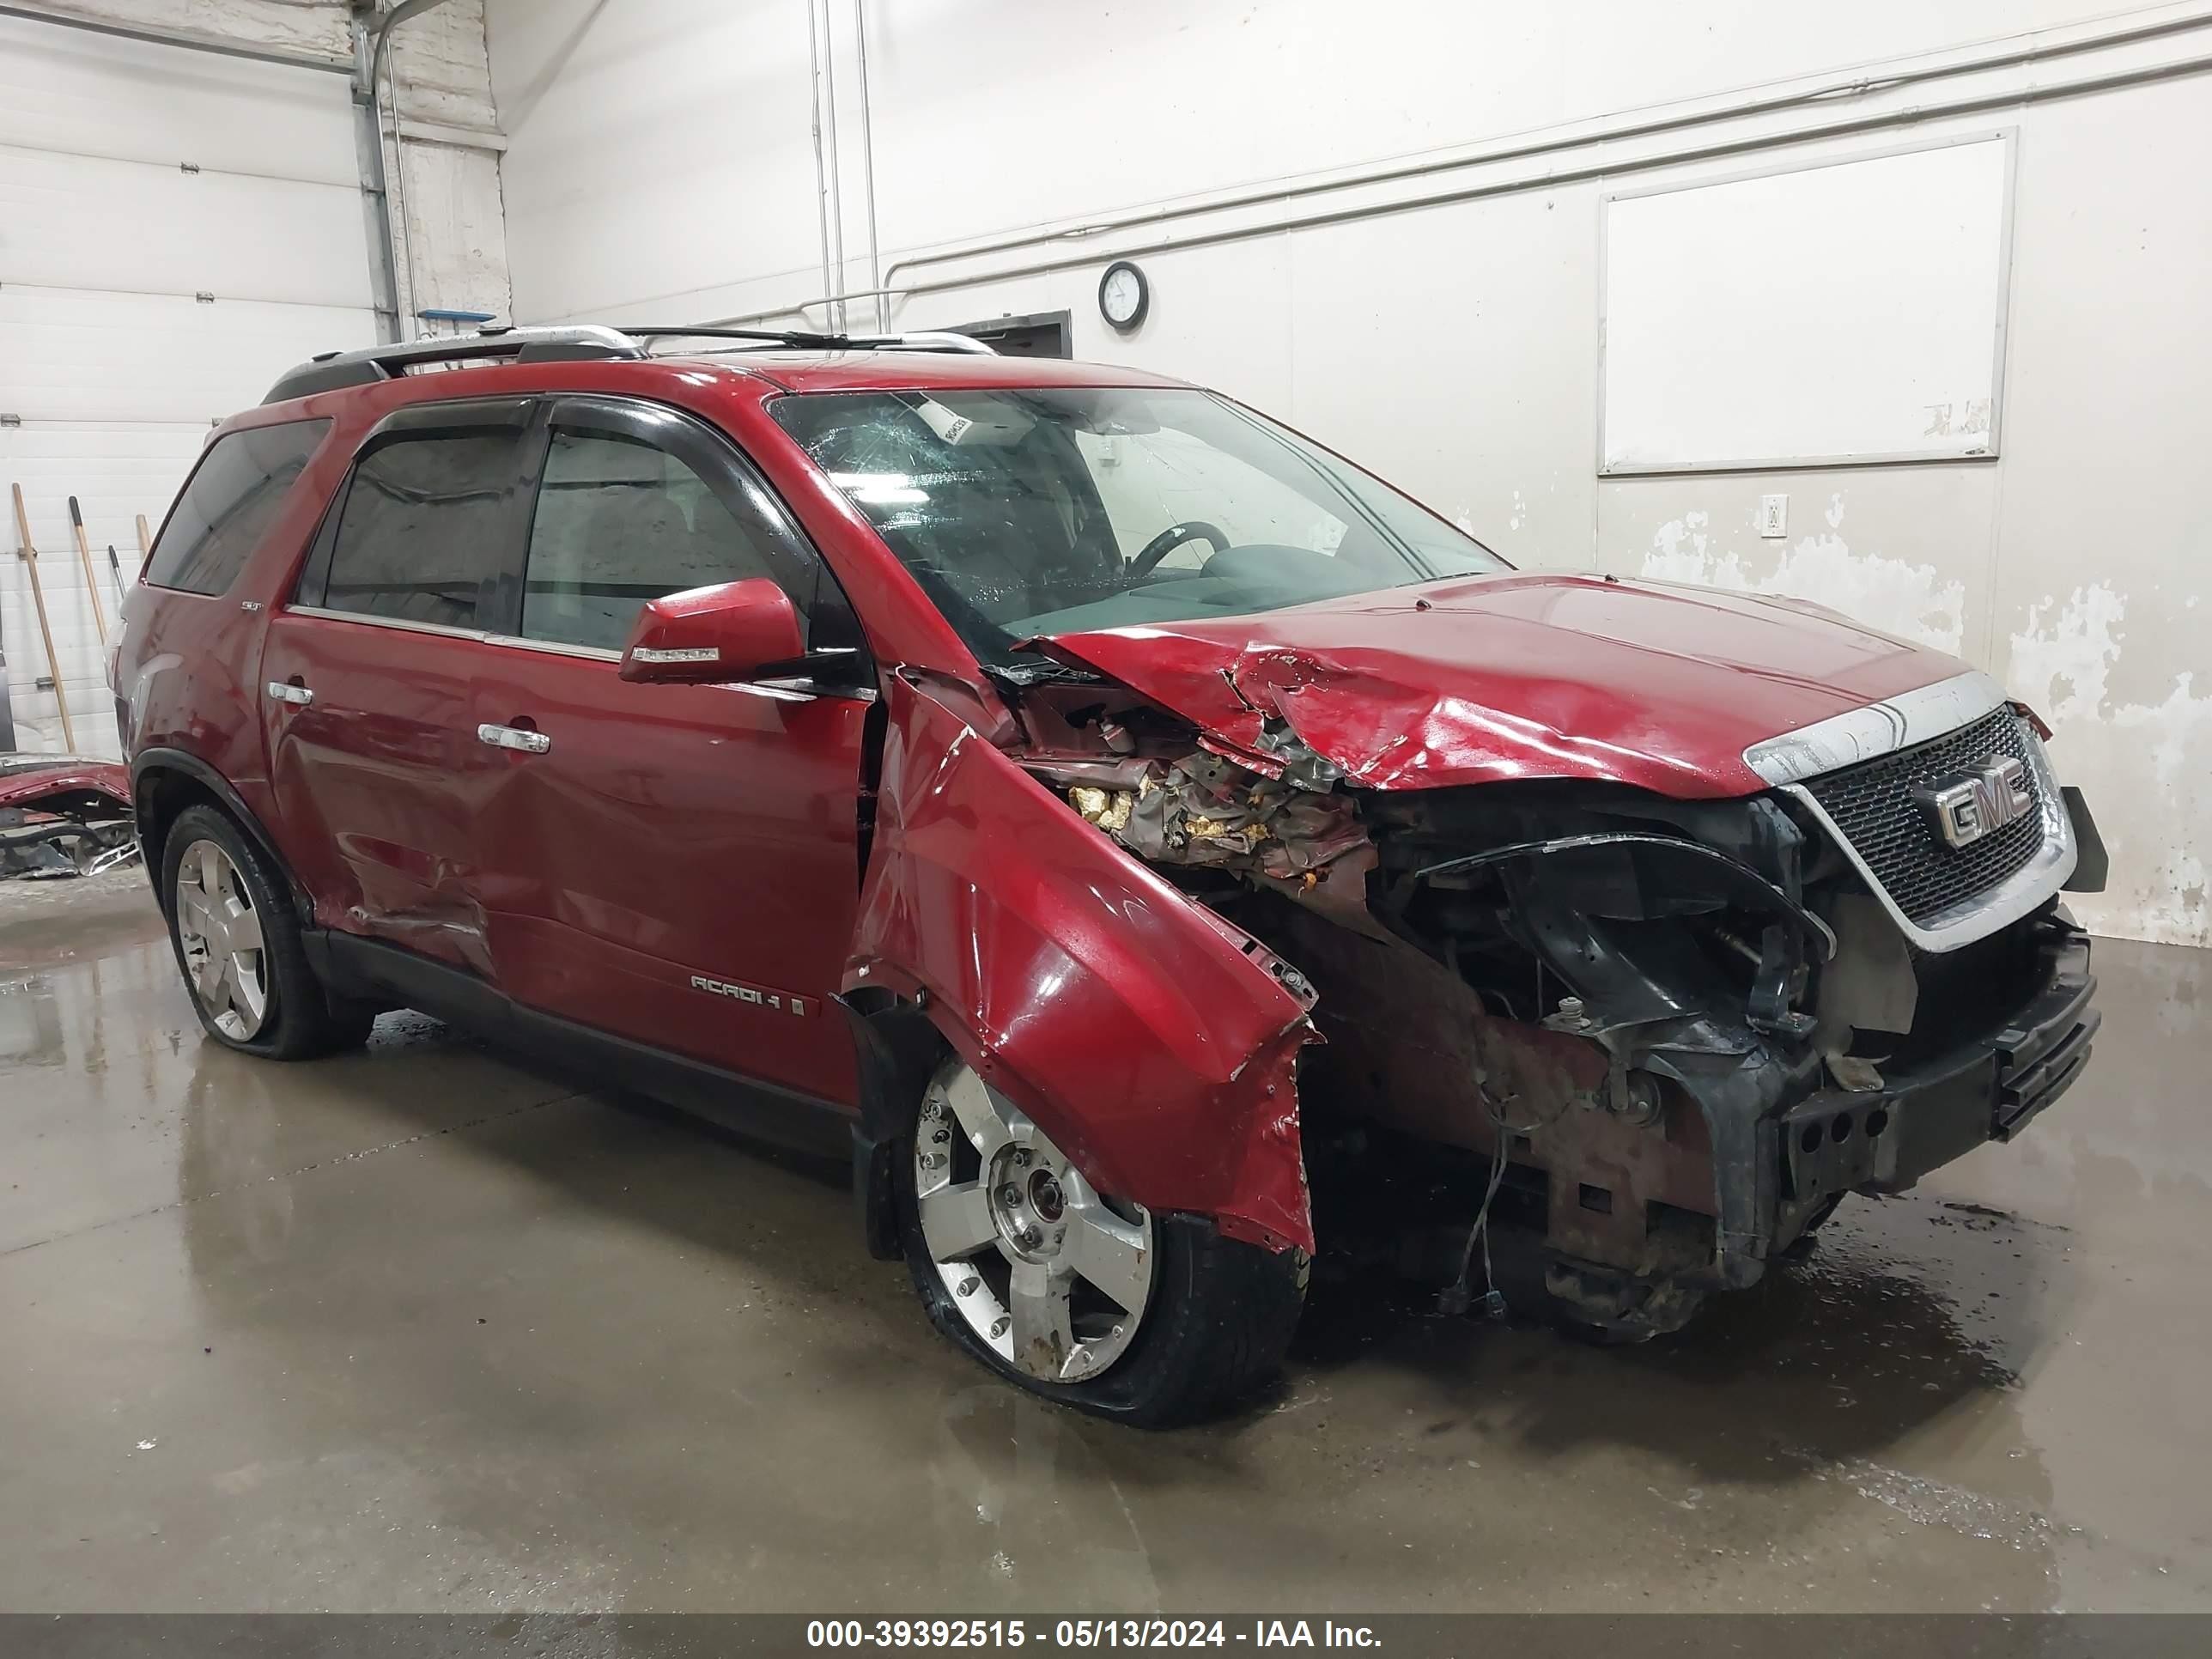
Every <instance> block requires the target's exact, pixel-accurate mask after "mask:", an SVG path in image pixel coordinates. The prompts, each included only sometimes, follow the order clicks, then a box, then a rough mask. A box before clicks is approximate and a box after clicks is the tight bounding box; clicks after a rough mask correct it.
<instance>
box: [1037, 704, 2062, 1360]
mask: <svg viewBox="0 0 2212 1659" xmlns="http://www.w3.org/2000/svg"><path fill="white" fill-rule="evenodd" d="M1020 718H1021V720H1022V721H1023V723H1024V726H1026V727H1027V728H1028V730H1029V733H1030V738H1031V743H1030V745H1028V747H1027V752H1024V753H1018V754H1017V755H1016V757H1015V758H1016V759H1017V760H1018V762H1019V763H1021V764H1022V765H1023V766H1024V768H1026V769H1028V770H1029V771H1030V773H1031V775H1034V776H1036V777H1037V778H1038V779H1040V780H1041V781H1043V782H1045V783H1046V784H1047V785H1048V787H1051V788H1053V789H1054V791H1055V792H1057V793H1059V794H1060V795H1061V797H1062V798H1063V799H1066V802H1067V804H1068V805H1069V807H1070V809H1071V810H1072V811H1074V812H1076V813H1077V814H1079V816H1080V817H1083V818H1084V819H1085V820H1086V821H1087V822H1089V823H1091V824H1092V825H1093V826H1095V827H1096V828H1097V829H1098V830H1099V831H1100V832H1101V833H1102V834H1103V835H1106V836H1110V837H1111V838H1112V839H1113V840H1114V841H1115V842H1117V843H1119V844H1120V845H1121V847H1122V848H1125V849H1127V851H1128V852H1130V853H1131V854H1134V855H1135V856H1136V857H1137V858H1139V859H1140V860H1143V861H1144V862H1145V863H1146V864H1147V865H1148V866H1152V867H1153V868H1154V869H1156V870H1157V871H1158V872H1160V873H1161V874H1163V875H1164V876H1165V877H1166V878H1168V879H1169V880H1170V881H1171V882H1172V883H1173V884H1175V885H1176V887H1177V888H1179V889H1180V890H1182V891H1183V892H1184V893H1185V894H1186V895H1187V896H1189V897H1191V898H1193V899H1194V900H1195V901H1197V902H1200V903H1201V904H1203V905H1205V906H1206V907H1207V908H1210V909H1211V910H1212V911H1213V912H1214V913H1216V914H1217V915H1219V916H1221V917H1223V918H1225V920H1227V921H1230V922H1231V923H1233V924H1234V925H1235V926H1237V927H1240V928H1242V929H1243V930H1245V931H1246V932H1247V933H1249V934H1250V935H1252V936H1253V937H1254V938H1255V939H1258V940H1259V941H1261V943H1263V944H1264V945H1266V947H1267V949H1268V950H1270V951H1273V952H1275V953H1277V954H1278V955H1279V957H1281V958H1282V959H1283V960H1284V961H1285V963H1288V964H1290V965H1291V967H1293V968H1295V969H1296V970H1297V973H1298V974H1300V975H1303V976H1304V979H1305V980H1306V981H1310V986H1311V987H1312V989H1313V991H1314V992H1315V993H1316V998H1317V1000H1316V1003H1315V1006H1314V1007H1313V1011H1312V1015H1311V1018H1312V1022H1313V1024H1314V1026H1315V1028H1316V1030H1317V1031H1318V1033H1319V1035H1320V1037H1321V1038H1322V1041H1321V1042H1319V1043H1317V1044H1316V1045H1314V1046H1313V1047H1311V1048H1309V1049H1308V1050H1307V1051H1306V1052H1305V1054H1304V1057H1303V1058H1302V1060H1300V1063H1299V1066H1298V1072H1297V1093H1298V1109H1299V1111H1300V1113H1301V1115H1302V1120H1303V1126H1304V1127H1303V1133H1304V1146H1305V1158H1306V1168H1307V1176H1308V1181H1309V1183H1310V1189H1311V1192H1312V1194H1313V1202H1314V1211H1315V1234H1316V1240H1317V1243H1318V1245H1319V1249H1320V1251H1321V1253H1322V1255H1323V1256H1324V1257H1326V1256H1328V1255H1330V1254H1332V1253H1342V1254H1346V1255H1351V1256H1353V1257H1358V1258H1364V1259H1367V1260H1370V1261H1388V1262H1389V1263H1390V1264H1392V1265H1393V1266H1395V1267H1397V1268H1398V1269H1399V1270H1400V1271H1401V1272H1403V1273H1407V1274H1409V1275H1411V1276H1413V1277H1415V1278H1417V1279H1422V1280H1424V1281H1425V1282H1426V1283H1427V1284H1429V1285H1431V1287H1432V1288H1433V1289H1434V1290H1435V1291H1436V1292H1437V1297H1438V1299H1439V1303H1440V1305H1441V1306H1442V1307H1443V1309H1444V1310H1447V1311H1462V1310H1468V1309H1469V1308H1472V1307H1485V1308H1487V1309H1488V1310H1490V1311H1492V1312H1493V1313H1496V1312H1500V1311H1502V1310H1504V1305H1505V1297H1504V1294H1503V1293H1502V1291H1501V1289H1500V1285H1501V1284H1502V1283H1503V1280H1504V1275H1503V1273H1502V1272H1501V1271H1500V1270H1498V1268H1496V1267H1494V1266H1493V1261H1492V1249H1491V1246H1492V1243H1493V1242H1495V1243H1498V1245H1499V1246H1500V1247H1501V1248H1505V1247H1510V1248H1511V1249H1515V1250H1517V1251H1518V1252H1520V1253H1521V1259H1522V1265H1523V1267H1524V1268H1525V1267H1526V1266H1527V1264H1528V1260H1529V1258H1530V1255H1531V1253H1533V1259H1534V1283H1535V1284H1537V1285H1541V1290H1540V1291H1538V1292H1537V1293H1536V1294H1537V1297H1538V1298H1539V1299H1541V1301H1542V1302H1543V1303H1545V1304H1547V1307H1546V1311H1548V1312H1550V1313H1552V1314H1553V1315H1554V1316H1558V1317H1560V1318H1562V1319H1564V1320H1565V1321H1566V1322H1570V1323H1571V1324H1575V1325H1578V1326H1581V1327H1583V1328H1588V1329H1590V1330H1592V1331H1594V1332H1596V1333H1601V1334H1606V1335H1608V1336H1612V1337H1616V1338H1624V1339H1631V1340H1632V1339H1636V1338H1640V1337H1644V1336H1648V1335H1651V1334H1658V1333H1661V1332H1665V1331H1668V1330H1672V1329H1674V1328H1679V1327H1680V1325H1681V1324H1682V1323H1683V1322H1685V1321H1686V1320H1687V1319H1688V1318H1689V1317H1690V1316H1692V1313H1693V1312H1694V1311H1695V1310H1697V1308H1698V1307H1699V1304H1701V1303H1702V1301H1703V1300H1704V1299H1705V1297H1706V1296H1707V1295H1708V1294H1709V1293H1710V1292H1711V1291H1714V1290H1718V1289H1725V1288H1732V1287H1740V1286H1743V1285H1749V1284H1751V1283H1753V1282H1754V1281H1755V1280H1756V1279H1758V1278H1759V1276H1760V1275H1761V1273H1763V1272H1764V1271H1765V1267H1766V1265H1767V1264H1768V1263H1769V1262H1770V1261H1774V1260H1775V1259H1777V1258H1778V1257H1779V1256H1782V1255H1784V1253H1785V1252H1788V1251H1790V1249H1792V1248H1793V1247H1794V1246H1796V1245H1797V1244H1798V1243H1799V1242H1800V1241H1801V1240H1802V1239H1804V1238H1805V1237H1807V1236H1808V1234H1809V1233H1810V1232H1811V1231H1812V1230H1813V1229H1814V1228H1816V1227H1817V1226H1819V1225H1820V1223H1821V1222H1822V1221H1824V1220H1825V1219H1826V1218H1827V1217H1828V1215H1829V1214H1830V1213H1831V1212H1832V1211H1833V1210H1834V1208H1835V1207H1836V1206H1837V1204H1838V1202H1839V1201H1840V1200H1841V1199H1842V1198H1843V1197H1844V1195H1845V1194H1849V1193H1851V1192H1854V1191H1857V1192H1871V1193H1881V1192H1894V1191H1900V1190H1903V1189H1904V1188H1907V1187H1910V1186H1911V1184H1913V1182H1915V1181H1917V1179H1918V1178H1919V1177H1920V1176H1922V1175H1923V1174H1925V1173H1927V1172H1928V1171H1929V1170H1932V1169H1934V1168H1936V1166H1937V1165H1939V1164H1943V1163H1946V1162H1948V1161H1949V1160H1950V1159H1952V1158H1956V1157H1958V1156H1959V1155H1960V1153H1962V1152H1965V1151H1966V1150H1967V1149H1968V1148H1969V1147H1971V1146H1974V1145H1978V1144H1980V1142H1981V1141H1983V1140H1984V1139H1990V1138H1992V1137H1995V1138H1997V1139H2003V1138H2006V1137H2007V1136H2008V1134H2009V1133H2012V1132H2013V1131H2014V1130H2015V1129H2016V1128H2018V1127H2020V1126H2021V1124H2022V1123H2024V1122H2025V1121H2026V1119H2027V1116H2029V1115H2032V1114H2033V1112H2034V1111H2036V1110H2039V1109H2041V1107H2042V1106H2043V1105H2045V1104H2047V1103H2049V1102H2050V1101H2051V1099H2053V1098H2055V1097H2056V1096H2057V1093H2058V1092H2059V1091H2061V1090H2063V1088H2064V1087H2065V1086H2066V1085H2067V1084H2069V1083H2070V1082H2071V1081H2072V1079H2073V1077H2074V1075H2075V1073H2078V1070H2079V1068H2080V1066H2081V1063H2082V1062H2083V1061H2084V1060H2086V1058H2087V1048H2088V1040H2089V1037H2090V1036H2092V1035H2093V1031H2094V1029H2095V1024H2096V1016H2095V1015H2094V1013H2093V1012H2091V1011H2090V1009H2089V1007H2088V1000H2089V994H2090V989H2091V987H2093V981H2090V980H2089V979H2088V976H2087V942H2086V940H2085V939H2083V938H2082V937H2081V933H2080V932H2079V930H2078V929H2076V928H2075V927H2074V926H2073V925H2072V923H2071V922H2070V921H2069V920H2068V919H2067V918H2066V917H2065V915H2064V914H2063V911H2062V910H2060V909H2059V908H2058V906H2057V900H2056V899H2055V898H2052V899H2051V900H2049V901H2048V902H2044V903H2043V904H2041V905H2040V906H2039V908H2036V909H2035V910H2034V911H2033V913H2032V914H2029V915H2025V916H2023V917H2021V919H2020V920H2018V921H2015V922H2013V923H2012V924H2011V925H2009V926H2008V927H2003V928H2002V929H2001V930H1999V931H1996V932H1995V933H1990V935H1989V936H1988V937H1986V938H1984V939H1979V940H1978V941H1976V942H1974V943H1972V944H1969V945H1965V946H1964V947H1963V948H1960V949H1956V950H1951V951H1943V952H1940V953H1938V952H1932V951H1923V950H1921V949H1919V948H1917V947H1916V946H1915V945H1913V944H1912V943H1911V941H1909V940H1908V939H1907V937H1906V934H1905V932H1904V931H1903V930H1902V929H1900V927H1899V926H1898V925H1897V923H1896V922H1895V921H1893V918H1892V915H1891V914H1890V912H1889V911H1888V909H1887V908H1885V906H1884V904H1883V903H1882V902H1880V901H1879V899H1878V898H1877V896H1875V893H1874V891H1872V890H1871V889H1870V887H1869V884H1868V882H1867V881H1866V880H1864V879H1863V878H1862V876H1861V874H1860V873H1859V872H1857V870H1855V868H1854V867H1853V865H1852V864H1851V862H1850V860H1848V859H1847V857H1846V856H1845V854H1844V850H1843V849H1842V848H1840V847H1839V846H1838V844H1837V841H1836V838H1835V837H1833V836H1831V835H1829V834H1828V833H1826V830H1825V829H1824V828H1823V826H1822V824H1821V823H1820V821H1819V817H1818V815H1817V814H1815V813H1812V812H1809V811H1807V810H1806V809H1805V808H1804V806H1803V805H1802V804H1801V803H1800V802H1799V801H1798V800H1796V799H1793V798H1792V796H1791V795H1790V793H1787V792H1784V791H1780V790H1777V791H1771V792H1769V793H1760V794H1755V795H1751V796H1747V797H1738V798H1733V799H1711V800H1700V799H1692V800H1681V799H1670V798H1668V797H1666V796H1663V795H1661V794H1658V793H1652V792H1650V791H1647V790H1644V789H1640V788H1636V787H1630V786H1627V785H1624V784H1617V783H1606V782H1597V781H1579V780H1559V779H1531V780H1527V781H1501V782H1491V783H1483V784H1478V785H1473V786H1465V787H1439V788H1421V789H1388V788H1373V787H1361V786H1359V785H1358V784H1357V783H1355V782H1354V781H1352V780H1350V779H1349V778H1347V776H1346V774H1345V772H1344V771H1343V770H1342V769H1340V768H1338V767H1336V766H1334V765H1333V764H1332V763H1330V762H1329V761H1328V759H1326V758H1324V757H1322V756H1321V755H1319V754H1316V753H1315V752H1314V751H1313V750H1311V749H1310V748H1308V747H1307V746H1306V745H1305V744H1304V743H1302V742H1301V741H1300V740H1299V738H1297V735H1296V734H1295V733H1294V732H1291V729H1290V728H1289V726H1287V725H1286V724H1285V722H1283V721H1281V720H1278V719H1273V718H1270V719H1267V720H1265V721H1264V722H1263V723H1262V725H1261V741H1260V742H1259V744H1256V745H1254V746H1252V747H1249V748H1248V747H1243V746H1241V745H1240V746H1237V747H1236V748H1235V749H1234V750H1233V751H1232V750H1231V745H1228V744H1223V743H1220V742H1218V741H1217V740H1215V739H1213V738H1210V737H1209V736H1207V735H1206V733H1204V732H1201V731H1200V730H1199V729H1197V728H1195V727H1194V726H1191V725H1189V724H1188V723H1187V722H1185V721H1183V720H1182V719H1181V718H1179V717H1178V716H1176V715H1173V714H1168V713H1166V712H1165V711H1164V710H1162V709H1160V708H1158V707H1157V706H1156V705H1153V704H1152V703H1150V702H1147V701H1146V700H1145V699H1143V698H1141V697H1138V696H1134V695H1133V694H1131V693H1129V692H1127V691H1126V690H1122V689H1121V688H1120V687H1117V686H1115V685H1113V684H1110V683H1107V684H1096V683H1090V684H1085V683H1079V680H1078V678H1077V677H1073V676H1071V677H1069V678H1066V679H1060V678H1054V677H1050V676H1046V675H1040V676H1038V677H1037V678H1036V679H1035V680H1034V681H1032V682H1030V683H1029V684H1024V685H1023V686H1022V687H1021V689H1020ZM1517 1282H1519V1283H1523V1284H1525V1283H1528V1282H1529V1281H1528V1279H1527V1278H1526V1277H1525V1275H1524V1277H1523V1278H1522V1279H1520V1280H1519V1281H1517ZM1520 1294H1523V1292H1516V1302H1517V1300H1518V1299H1519V1295H1520Z"/></svg>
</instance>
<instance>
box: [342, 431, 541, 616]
mask: <svg viewBox="0 0 2212 1659" xmlns="http://www.w3.org/2000/svg"><path fill="white" fill-rule="evenodd" d="M519 444H520V435H519V434H518V433H514V432H495V433H481V432H477V433H469V434H466V435H459V434H454V435H445V434H439V435H425V436H422V437H419V438H400V439H396V440H394V441H391V442H388V443H386V444H384V445H383V446H382V447H380V448H378V449H376V450H374V451H373V452H372V453H370V454H369V455H368V457H367V458H366V459H363V460H362V462H361V464H360V465H357V466H356V468H355V469H354V475H353V483H351V484H350V485H349V487H348V489H347V490H346V498H345V507H343V510H342V511H341V512H340V513H339V515H338V526H337V544H336V545H335V546H334V547H333V548H332V550H331V574H330V582H329V586H328V587H327V588H326V590H325V597H324V599H323V603H324V605H325V606H327V607H328V608H329V609H331V610H332V611H360V612H362V613H364V614H366V615H368V616H372V617H403V618H404V619H405V620H407V621H409V622H425V623H442V624H443V625H445V626H446V627H448V628H476V627H479V626H482V624H481V623H479V622H478V620H477V611H478V608H479V606H480V605H482V603H483V599H484V598H485V594H486V592H487V590H488V589H489V586H490V585H491V584H492V583H493V582H494V581H495V580H496V579H497V577H498V576H499V574H500V572H501V569H502V568H504V564H505V557H506V551H507V547H506V542H507V530H508V526H509V525H510V523H511V522H512V520H511V519H510V516H509V515H510V512H511V508H512V506H513V498H514V493H515V489H516V487H517V477H516V468H515V459H516V450H517V447H518V446H519Z"/></svg>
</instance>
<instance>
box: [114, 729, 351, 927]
mask: <svg viewBox="0 0 2212 1659" xmlns="http://www.w3.org/2000/svg"><path fill="white" fill-rule="evenodd" d="M157 772H175V773H179V774H180V775H183V776H185V777H187V778H190V779H191V781H193V782H194V783H197V784H198V785H199V786H200V787H203V788H204V789H205V790H206V791H207V792H208V793H210V794H211V795H213V796H214V797H215V798H216V803H217V804H218V805H221V806H222V810H223V811H226V812H228V813H229V814H230V816H231V817H233V818H234V819H236V820H237V821H238V826H239V828H240V829H242V830H244V831H245V832H246V835H248V836H252V839H253V844H254V848H255V849H256V850H257V851H258V852H259V853H260V854H261V855H262V856H263V857H264V858H265V859H267V860H269V862H270V866H271V867H272V868H274V869H275V870H276V872H277V873H278V874H280V875H281V876H283V878H284V886H285V890H287V891H288V892H289V894H290V895H291V898H292V903H293V906H294V908H295V911H296V913H297V915H299V918H300V921H301V926H302V927H307V926H311V925H313V920H314V915H315V901H314V896H313V894H311V893H309V892H308V891H307V888H306V886H305V885H303V884H301V880H300V878H299V877H298V876H296V875H295V874H294V873H293V871H292V866H291V863H290V861H289V860H287V859H286V858H285V856H284V855H283V853H281V852H279V851H278V850H277V848H276V838H275V837H274V836H270V833H269V830H268V829H267V827H266V826H265V825H264V824H263V823H262V822H261V820H260V818H259V817H257V816H255V814H254V811H253V809H252V807H250V806H248V805H246V802H245V801H244V800H243V799H241V798H240V795H239V793H238V791H237V790H236V789H235V788H234V787H232V786H231V782H230V780H229V779H228V778H226V777H224V776H223V775H222V773H220V772H218V771H216V769H215V768H214V767H212V766H210V765H209V764H208V763H206V762H205V761H204V760H202V759H201V758H200V757H198V756H197V755H194V754H191V753H190V752H188V751H187V750H182V749H168V748H152V749H142V750H139V751H138V753H137V755H135V756H133V757H131V816H132V817H133V818H134V819H135V820H136V822H137V826H138V841H139V844H140V845H141V846H142V847H145V846H150V845H151V844H152V839H153V838H152V836H150V835H149V830H150V829H151V828H152V823H151V822H150V820H149V817H148V811H149V808H148V805H147V796H148V793H149V791H148V790H147V788H146V783H147V781H148V779H149V778H150V777H152V776H153V775H154V774H155V773H157ZM143 863H144V864H145V866H146V872H147V878H148V879H149V880H150V881H152V882H153V883H154V886H155V895H156V896H159V895H160V891H161V875H160V872H159V869H158V861H157V860H155V859H152V858H148V859H145V860H143Z"/></svg>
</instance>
